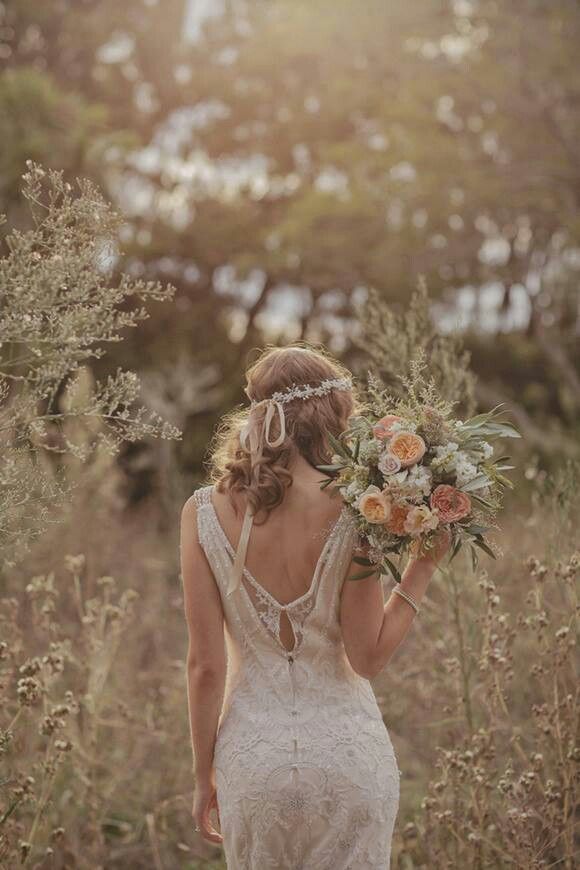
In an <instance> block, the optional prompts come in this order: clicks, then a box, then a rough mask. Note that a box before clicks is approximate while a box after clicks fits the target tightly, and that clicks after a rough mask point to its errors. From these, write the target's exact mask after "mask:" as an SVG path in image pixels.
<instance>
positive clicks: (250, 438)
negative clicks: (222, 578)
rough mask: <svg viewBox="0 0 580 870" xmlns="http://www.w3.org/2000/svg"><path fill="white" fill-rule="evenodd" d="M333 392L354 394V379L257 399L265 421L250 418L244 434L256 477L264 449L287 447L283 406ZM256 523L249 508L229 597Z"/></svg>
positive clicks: (293, 388) (303, 386) (295, 387)
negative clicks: (275, 427) (274, 428)
mask: <svg viewBox="0 0 580 870" xmlns="http://www.w3.org/2000/svg"><path fill="white" fill-rule="evenodd" d="M333 390H352V382H351V380H350V378H327V379H326V380H324V381H320V383H318V384H292V386H290V387H287V388H286V389H284V390H280V391H279V392H277V393H273V394H272V395H271V396H269V397H268V398H267V399H260V401H256V400H255V399H253V400H252V401H251V404H250V409H253V408H257V407H258V406H260V405H263V406H265V408H266V413H265V415H264V417H263V419H257V415H256V414H254V415H252V414H250V416H249V419H248V421H247V423H246V424H245V426H244V427H243V428H242V431H241V432H240V445H241V446H242V447H243V448H244V449H246V450H249V453H250V465H251V469H252V475H254V474H259V473H260V459H261V458H262V451H263V448H264V445H265V444H267V445H268V446H269V447H280V446H281V445H282V444H283V443H284V439H285V438H286V420H285V417H284V408H283V405H286V404H287V403H288V402H292V401H293V400H294V399H310V398H311V397H312V396H326V395H327V394H328V393H331V392H332V391H333ZM276 414H277V415H278V420H279V424H280V432H279V434H278V435H277V436H276V437H275V438H272V437H271V432H270V427H271V425H272V422H273V420H274V417H275V416H276ZM253 522H254V517H253V515H252V512H251V509H250V505H249V504H248V505H247V507H246V513H245V515H244V521H243V523H242V531H241V533H240V538H239V541H238V546H237V548H236V552H235V556H234V561H233V564H232V568H231V573H230V580H229V583H228V588H227V590H226V594H227V595H230V594H231V593H232V592H235V591H236V589H238V588H239V586H240V581H241V579H242V575H243V573H244V564H245V561H246V553H247V551H248V542H249V540H250V532H251V530H252V524H253Z"/></svg>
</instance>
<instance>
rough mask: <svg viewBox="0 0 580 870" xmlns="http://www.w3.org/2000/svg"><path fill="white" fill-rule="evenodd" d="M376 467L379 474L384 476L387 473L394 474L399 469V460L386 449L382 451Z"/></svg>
mask: <svg viewBox="0 0 580 870" xmlns="http://www.w3.org/2000/svg"><path fill="white" fill-rule="evenodd" d="M378 468H379V471H380V472H381V474H384V475H385V477H386V476H387V475H389V474H395V473H396V472H397V471H400V470H401V460H400V459H399V458H398V457H397V456H393V454H392V453H389V451H388V450H386V451H384V452H383V453H382V455H381V458H380V459H379V463H378Z"/></svg>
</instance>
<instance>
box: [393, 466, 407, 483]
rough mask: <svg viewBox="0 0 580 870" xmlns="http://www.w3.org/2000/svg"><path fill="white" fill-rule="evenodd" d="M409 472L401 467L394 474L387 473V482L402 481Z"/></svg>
mask: <svg viewBox="0 0 580 870" xmlns="http://www.w3.org/2000/svg"><path fill="white" fill-rule="evenodd" d="M408 474H409V469H408V468H402V469H401V470H400V471H397V473H396V474H391V475H389V483H404V482H405V480H406V479H407V476H408Z"/></svg>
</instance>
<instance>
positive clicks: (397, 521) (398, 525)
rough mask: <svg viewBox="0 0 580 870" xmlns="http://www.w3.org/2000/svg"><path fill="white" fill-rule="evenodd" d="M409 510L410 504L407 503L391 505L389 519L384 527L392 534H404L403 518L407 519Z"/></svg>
mask: <svg viewBox="0 0 580 870" xmlns="http://www.w3.org/2000/svg"><path fill="white" fill-rule="evenodd" d="M410 510H411V505H408V504H394V505H393V506H392V507H391V515H390V516H389V519H388V520H387V522H386V523H385V528H386V529H387V530H388V531H389V532H391V533H392V534H393V535H404V534H405V520H406V519H407V514H408V513H409V511H410Z"/></svg>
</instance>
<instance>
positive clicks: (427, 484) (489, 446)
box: [319, 386, 519, 582]
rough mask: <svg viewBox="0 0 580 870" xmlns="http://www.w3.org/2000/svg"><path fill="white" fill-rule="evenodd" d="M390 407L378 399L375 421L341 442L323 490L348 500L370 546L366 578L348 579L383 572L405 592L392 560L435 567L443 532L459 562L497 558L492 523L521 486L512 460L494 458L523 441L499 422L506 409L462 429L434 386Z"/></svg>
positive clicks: (355, 423)
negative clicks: (497, 450) (500, 447)
mask: <svg viewBox="0 0 580 870" xmlns="http://www.w3.org/2000/svg"><path fill="white" fill-rule="evenodd" d="M425 399H427V401H426V400H425ZM383 401H384V402H385V404H384V405H383V406H382V407H381V405H382V402H383ZM387 402H389V399H388V398H387V397H384V396H383V397H381V396H380V395H375V400H374V402H373V406H372V407H371V409H370V410H369V411H368V412H365V413H364V414H363V415H360V416H357V417H355V418H353V419H352V422H351V426H350V428H349V429H348V430H347V431H346V432H344V433H342V435H341V436H340V438H339V439H336V438H331V445H332V449H333V450H334V451H335V455H334V456H333V458H332V464H331V465H326V466H319V468H320V470H321V471H324V472H325V473H326V475H327V477H326V479H325V480H324V481H323V483H322V487H326V486H332V487H335V488H337V489H338V490H339V491H340V494H341V496H342V498H343V499H344V501H345V502H346V503H347V504H348V505H349V506H350V508H351V510H352V513H353V515H354V518H355V520H356V524H357V527H358V530H359V535H360V537H361V539H362V540H363V541H364V542H365V545H366V547H365V556H355V562H357V563H358V564H360V565H361V567H362V570H361V571H360V572H359V573H357V574H355V575H354V576H353V577H349V578H348V579H351V580H356V579H362V578H363V577H368V576H370V575H371V574H374V573H377V571H378V572H379V573H381V574H386V573H388V572H390V573H391V574H392V576H393V577H394V578H395V580H396V581H397V582H400V579H401V577H400V573H399V571H398V570H397V568H396V566H395V564H394V563H393V561H392V557H393V556H394V555H398V556H400V555H402V554H404V553H409V554H410V555H411V556H414V557H416V556H423V557H429V553H430V551H431V553H432V557H434V561H436V560H437V555H436V554H435V552H434V550H433V548H434V547H435V548H436V550H437V551H440V550H441V546H442V538H443V539H444V538H445V537H446V536H445V535H442V532H448V536H450V538H451V559H453V558H454V557H455V555H456V554H457V552H458V551H459V549H460V548H461V546H463V545H464V544H468V545H470V547H471V551H472V552H471V555H472V560H473V565H474V567H475V566H476V565H477V550H478V549H479V550H482V551H483V552H485V553H487V554H488V555H490V556H492V557H493V558H495V554H494V552H493V550H492V548H491V547H490V545H489V543H488V542H487V541H486V538H485V533H486V532H487V531H488V529H489V528H490V526H489V525H488V524H486V520H487V519H488V518H489V517H490V515H493V513H494V512H495V511H496V510H497V508H498V507H499V505H500V503H501V494H502V490H503V487H505V486H509V487H511V486H512V483H511V481H510V480H509V479H508V478H507V477H505V476H504V474H503V473H502V472H504V471H507V470H508V469H511V468H513V466H511V465H505V464H503V463H504V462H505V460H506V459H508V457H507V456H499V457H498V458H496V459H494V458H493V454H494V443H493V442H494V441H495V440H496V439H497V438H500V437H504V438H505V437H509V438H514V437H516V438H517V437H519V433H518V432H517V430H516V429H515V428H514V427H513V426H512V425H511V424H510V423H506V422H503V421H499V420H498V419H497V418H498V416H499V413H502V412H499V411H498V409H499V408H500V406H499V405H498V406H496V407H495V408H493V409H492V410H491V411H489V412H487V413H484V414H478V415H477V416H475V417H472V418H471V419H469V420H465V421H464V420H457V419H453V418H452V415H451V408H452V405H451V403H449V402H446V401H444V400H442V399H439V398H438V397H437V396H436V394H435V392H434V389H433V387H432V386H431V387H430V388H429V390H428V391H427V393H426V394H422V395H421V396H420V397H419V396H418V395H417V394H416V393H415V392H414V391H413V390H410V393H409V395H408V396H406V397H405V399H399V400H391V402H389V403H388V404H387ZM448 536H447V537H448ZM446 549H447V546H446V545H444V550H446Z"/></svg>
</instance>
